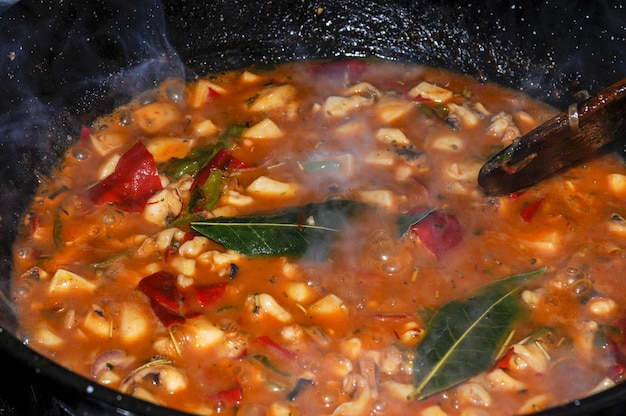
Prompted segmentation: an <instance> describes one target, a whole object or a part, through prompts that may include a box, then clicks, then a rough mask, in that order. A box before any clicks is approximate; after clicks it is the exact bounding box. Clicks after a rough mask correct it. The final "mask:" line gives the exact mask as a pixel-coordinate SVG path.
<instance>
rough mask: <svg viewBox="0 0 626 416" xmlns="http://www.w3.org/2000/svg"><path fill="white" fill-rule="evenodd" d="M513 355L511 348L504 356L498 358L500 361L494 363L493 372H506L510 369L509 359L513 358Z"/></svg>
mask: <svg viewBox="0 0 626 416" xmlns="http://www.w3.org/2000/svg"><path fill="white" fill-rule="evenodd" d="M513 354H515V351H514V350H513V347H511V348H509V350H508V351H507V352H506V354H504V356H502V358H500V360H499V361H498V362H497V363H496V365H495V366H494V367H493V369H494V370H495V369H496V368H501V369H503V370H506V369H509V368H511V357H513Z"/></svg>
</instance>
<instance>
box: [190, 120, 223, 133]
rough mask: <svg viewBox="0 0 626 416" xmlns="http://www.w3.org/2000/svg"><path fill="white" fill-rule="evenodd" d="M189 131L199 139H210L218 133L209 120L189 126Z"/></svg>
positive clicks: (199, 121) (195, 122)
mask: <svg viewBox="0 0 626 416" xmlns="http://www.w3.org/2000/svg"><path fill="white" fill-rule="evenodd" d="M191 131H192V132H193V134H194V135H196V136H199V137H210V136H214V135H216V134H217V133H218V131H219V129H218V128H217V126H216V125H215V124H214V123H213V122H212V121H211V120H209V119H201V120H198V121H194V122H193V123H192V124H191Z"/></svg>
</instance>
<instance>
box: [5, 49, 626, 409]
mask: <svg viewBox="0 0 626 416" xmlns="http://www.w3.org/2000/svg"><path fill="white" fill-rule="evenodd" d="M554 113H555V112H554V111H553V110H552V109H550V108H547V107H546V106H544V105H542V104H540V103H537V102H535V101H533V100H531V99H529V98H528V97H525V96H524V95H522V94H520V93H518V92H513V91H510V90H505V89H501V88H498V87H497V86H494V85H490V84H484V83H479V82H477V81H475V80H473V79H472V78H469V77H466V76H462V75H457V74H451V73H449V72H445V71H442V70H437V69H433V68H426V67H420V66H409V65H403V64H397V63H387V62H378V61H370V62H365V61H347V62H341V63H319V62H305V63H298V64H288V65H284V66H279V67H276V68H272V69H270V68H263V69H261V68H256V69H250V70H248V71H237V72H228V73H222V74H216V75H215V76H212V77H210V78H207V79H206V80H200V81H197V82H194V83H190V84H187V85H184V84H182V83H180V82H178V81H175V80H172V81H171V82H168V83H166V84H164V85H163V86H162V87H161V88H160V89H159V90H158V91H155V92H153V93H146V94H145V96H143V97H141V98H139V99H137V101H136V102H133V103H131V104H129V105H128V106H125V107H123V108H120V109H119V110H118V111H117V112H116V113H114V114H112V115H110V116H106V117H104V118H102V119H101V120H98V121H97V122H96V123H94V125H93V126H91V127H90V128H85V129H84V130H83V133H82V134H81V138H80V140H79V141H78V142H77V144H76V145H75V146H74V147H73V148H71V149H70V150H69V151H68V152H67V155H66V157H65V159H64V160H62V161H61V162H60V165H59V169H58V170H55V171H54V172H52V173H51V174H50V177H49V178H47V179H46V180H45V181H44V182H43V183H42V185H41V188H40V189H39V191H38V193H37V195H36V196H35V198H34V200H33V204H32V206H31V211H30V212H29V213H27V214H26V215H25V217H24V226H23V230H22V234H21V236H20V238H19V240H18V241H17V243H16V244H15V249H14V252H15V257H14V264H15V273H14V277H13V287H12V295H13V300H14V301H15V304H16V308H17V315H18V317H19V322H20V328H19V336H20V337H21V339H23V340H24V341H25V342H26V343H27V344H28V345H29V346H30V347H31V348H33V349H35V350H37V351H39V352H41V353H42V354H44V355H46V356H49V357H51V358H52V359H53V360H55V361H57V362H59V363H61V364H62V365H64V366H65V367H67V368H68V369H70V370H72V371H74V372H77V373H80V374H82V375H84V376H85V377H87V378H90V379H95V380H97V381H98V382H100V383H102V384H105V385H108V386H110V387H112V388H114V389H119V390H121V391H123V392H125V393H128V394H132V395H134V396H137V397H140V398H143V399H146V400H149V401H153V402H155V403H158V404H162V405H165V406H170V407H173V408H175V409H180V410H183V411H187V412H191V413H199V414H218V413H219V414H238V415H252V414H254V415H256V414H272V415H274V414H276V415H277V414H286V413H287V412H291V413H290V414H306V415H320V414H338V415H339V414H342V415H343V414H346V415H347V414H351V415H352V414H354V415H357V414H359V415H360V414H384V415H395V414H397V415H404V414H423V415H433V414H437V415H439V414H447V415H461V414H462V415H479V414H480V415H483V414H490V415H491V414H493V415H508V414H519V413H532V412H535V411H538V410H543V409H546V408H549V407H551V406H554V405H557V404H561V403H564V402H567V401H571V400H573V399H575V398H580V397H583V396H586V395H588V394H590V393H591V392H592V391H597V390H600V389H603V388H607V387H610V386H612V385H614V384H615V383H616V382H619V381H621V378H622V376H623V362H624V361H623V359H624V353H625V351H624V347H623V343H622V342H623V338H622V330H623V321H622V319H623V317H624V312H623V311H624V305H626V295H625V293H624V291H623V290H622V282H621V277H620V276H622V275H623V272H624V261H623V256H624V248H623V245H624V244H623V241H624V236H625V235H626V221H624V215H626V213H625V212H624V211H625V210H624V206H623V200H624V197H626V168H625V167H624V165H623V163H622V161H621V160H619V159H618V158H617V157H615V156H614V155H610V154H607V155H603V156H600V157H598V158H596V159H594V160H592V161H589V162H587V163H584V164H581V165H579V166H577V167H574V168H572V169H570V170H568V171H566V172H564V173H562V174H560V175H558V176H556V177H554V178H552V179H549V180H547V181H545V182H543V183H541V184H539V185H537V186H535V187H533V188H530V189H528V190H526V191H523V192H520V193H517V194H514V195H507V196H503V197H493V196H486V195H484V194H483V193H482V192H481V190H480V189H479V187H478V185H477V183H476V176H477V173H478V170H479V169H480V166H481V165H482V164H483V163H484V162H485V160H487V158H488V157H489V156H490V155H491V154H493V153H494V152H495V151H497V150H499V149H501V148H502V147H504V146H506V145H508V144H509V143H510V142H511V140H513V139H514V138H515V137H517V136H519V135H522V134H525V133H527V132H528V131H530V130H531V129H532V128H534V127H535V126H536V125H538V124H540V123H541V122H543V121H544V120H546V119H548V118H549V117H550V116H552V115H553V114H554ZM137 143H141V144H142V145H140V147H141V146H145V147H142V149H143V150H147V153H146V152H143V153H141V152H139V150H137V149H139V147H137ZM217 143H221V144H223V146H224V148H226V149H228V150H229V151H230V153H229V154H230V155H231V156H230V157H231V159H230V160H231V162H230V163H229V164H228V163H227V164H222V165H221V166H220V167H219V171H218V173H217V174H213V175H212V179H211V180H215V181H216V183H218V185H217V188H215V187H214V188H215V189H217V190H218V194H215V189H213V191H212V192H213V194H211V195H214V196H215V195H218V196H219V199H218V200H217V202H216V203H215V204H211V203H209V201H208V199H210V196H208V195H209V193H210V192H211V191H210V190H206V189H204V188H203V191H206V192H207V193H205V194H201V196H200V197H198V194H196V195H195V196H194V192H198V190H197V189H196V188H199V187H201V186H200V185H198V184H196V183H195V181H196V180H197V179H195V178H197V177H198V176H199V173H198V169H195V170H194V169H191V170H189V171H188V172H187V173H185V174H183V175H182V176H178V175H177V174H173V173H172V169H171V167H172V165H173V160H174V159H184V158H188V159H189V160H194V157H193V155H194V153H193V152H194V151H197V150H198V149H213V148H214V147H216V144H217ZM219 146H221V145H218V149H219ZM142 149H140V150H142ZM194 149H195V150H194ZM133 151H137V152H139V153H137V154H141V155H143V156H142V157H143V159H141V161H142V162H145V163H147V164H148V165H150V163H149V162H150V160H153V161H154V162H153V163H154V165H155V166H156V167H157V169H158V174H159V180H157V185H158V186H157V185H155V187H154V188H153V189H152V190H151V191H150V192H149V193H150V195H148V196H147V197H145V198H143V197H142V198H143V199H141V198H139V199H140V201H139V202H137V203H136V204H128V199H129V198H131V197H129V195H131V196H134V195H137V194H138V193H140V192H137V190H138V189H143V188H144V187H145V182H146V181H147V180H146V179H145V177H143V176H141V175H140V174H139V173H138V172H139V170H140V169H137V167H136V166H135V167H134V168H131V167H129V166H130V165H127V164H126V163H127V162H128V158H126V159H124V155H128V154H129V153H131V152H133ZM146 154H147V155H148V157H147V158H146ZM190 155H191V156H190ZM120 157H122V159H120ZM146 160H147V162H146ZM195 160H197V159H195ZM239 162H241V163H239ZM203 163H204V164H206V163H207V161H204V162H203ZM148 165H141V166H142V168H144V171H142V172H144V173H145V171H147V170H149V168H146V166H148ZM116 166H117V167H118V169H117V170H116ZM133 169H134V170H133ZM114 171H115V173H113V172H114ZM122 171H123V172H124V173H120V172H122ZM214 172H215V171H214ZM111 174H113V175H115V174H117V175H118V176H120V177H126V178H127V177H131V178H132V177H135V178H139V179H137V180H136V181H134V182H133V183H134V184H135V185H128V187H129V188H132V189H131V190H129V191H127V192H126V193H122V197H118V195H119V194H116V191H119V188H120V187H121V185H119V184H117V188H118V189H116V186H113V188H112V189H113V190H111V188H108V190H107V191H106V192H100V194H97V191H95V190H102V188H101V186H102V185H101V184H102V182H103V181H104V180H105V178H106V177H107V176H109V175H111ZM147 176H149V175H147ZM152 179H154V178H152ZM131 182H132V181H131ZM208 188H209V186H208V185H207V189H208ZM94 189H95V190H94ZM103 195H104V196H103ZM194 198H200V202H199V203H198V202H197V199H196V200H194ZM131 199H132V198H131ZM146 199H147V200H146ZM328 200H348V201H358V202H360V203H363V204H366V205H367V206H371V207H373V208H372V209H371V210H370V209H366V210H365V211H363V212H360V213H357V214H355V215H354V216H353V217H350V218H349V221H348V223H347V225H346V226H345V227H343V228H341V231H340V232H337V233H336V235H335V234H334V235H333V238H332V239H331V240H330V241H329V242H328V245H327V246H328V253H327V258H326V257H325V256H324V255H321V254H319V253H305V255H303V256H301V257H300V256H294V255H282V254H281V255H248V256H246V255H244V254H242V253H240V252H239V251H241V250H238V249H237V248H231V249H229V248H227V247H224V246H222V245H220V244H218V243H217V242H215V241H213V240H211V239H209V238H207V237H205V236H202V235H201V234H200V233H198V232H195V231H192V229H191V228H190V220H192V219H193V220H204V219H211V218H214V217H220V216H226V217H239V216H243V215H257V216H258V215H259V213H267V212H272V213H274V212H278V211H279V210H281V209H283V208H286V207H298V206H304V205H305V204H308V203H322V204H323V203H324V202H325V201H328ZM190 207H191V209H190ZM428 209H434V211H433V212H431V213H430V214H429V215H428V216H427V217H426V218H425V219H424V220H422V221H421V222H419V223H417V224H414V225H413V226H412V227H411V228H410V229H409V230H408V231H406V232H405V233H404V234H403V235H398V232H397V226H396V221H395V219H396V218H398V216H399V215H404V214H413V213H416V212H423V211H424V210H428ZM316 221H319V218H308V217H304V216H303V217H302V218H299V219H298V221H297V222H298V224H300V225H302V224H308V225H315V222H316ZM298 224H296V225H298ZM280 239H281V237H280V236H279V237H277V239H276V240H280ZM276 240H267V241H265V243H267V246H269V247H270V250H271V247H272V245H273V244H278V243H277V241H276ZM542 267H545V268H546V271H545V273H543V274H542V275H541V276H539V277H536V278H533V279H529V280H528V281H526V282H525V283H524V284H523V287H520V288H518V289H516V291H515V293H514V294H513V295H512V296H513V299H514V300H515V302H516V304H517V305H519V306H520V307H521V310H522V312H521V313H520V314H519V316H520V319H516V320H515V322H514V324H513V325H512V326H511V328H510V329H509V330H507V331H506V333H504V335H503V337H504V338H505V339H503V342H502V343H501V345H500V348H499V351H494V357H495V358H494V360H493V362H489V363H485V366H486V369H485V371H481V372H480V373H479V374H475V375H472V376H471V377H466V379H465V380H462V382H461V383H455V384H454V385H453V386H451V387H449V388H447V389H444V390H443V391H441V392H434V393H432V394H429V395H427V397H424V398H421V399H418V398H416V397H414V394H415V393H416V386H415V384H419V383H417V382H415V381H414V378H415V377H416V375H415V369H414V363H415V361H416V360H419V359H420V354H419V352H416V351H419V344H420V342H421V341H422V340H423V339H424V338H425V337H426V336H427V332H428V331H427V325H428V323H429V319H430V318H431V317H432V316H433V314H434V313H435V312H436V311H437V310H438V309H439V308H441V307H442V305H444V304H445V303H446V302H448V301H454V300H465V299H468V298H469V297H471V296H473V295H474V294H476V293H477V291H478V290H480V289H481V288H484V287H485V286H486V285H489V284H490V283H492V282H494V281H499V280H501V279H504V278H506V277H507V276H511V275H517V274H521V273H528V272H533V271H537V270H539V269H541V268H542ZM522 318H523V319H522ZM449 319H451V320H454V321H456V320H459V319H461V317H459V316H451V317H449ZM464 365H465V364H464V363H462V362H458V363H454V362H453V363H452V365H451V366H450V368H447V369H446V371H455V369H456V370H459V371H460V368H461V367H463V366H464ZM572 380H576V382H575V383H574V382H572ZM417 396H419V394H417ZM437 411H440V412H441V413H432V412H437Z"/></svg>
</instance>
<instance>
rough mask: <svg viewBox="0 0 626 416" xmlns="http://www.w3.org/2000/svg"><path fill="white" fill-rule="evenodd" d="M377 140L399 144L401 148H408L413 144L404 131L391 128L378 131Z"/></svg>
mask: <svg viewBox="0 0 626 416" xmlns="http://www.w3.org/2000/svg"><path fill="white" fill-rule="evenodd" d="M376 140H378V141H379V142H382V143H392V144H397V145H399V146H408V145H410V144H411V142H410V141H409V139H407V137H406V135H405V134H404V132H403V131H402V130H400V129H395V128H391V127H382V128H380V129H378V131H377V132H376Z"/></svg>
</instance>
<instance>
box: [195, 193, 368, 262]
mask: <svg viewBox="0 0 626 416" xmlns="http://www.w3.org/2000/svg"><path fill="white" fill-rule="evenodd" d="M365 209H371V207H369V206H368V205H366V204H363V203H360V202H356V201H349V200H329V201H326V202H322V203H311V204H307V205H303V206H300V207H292V208H286V209H283V210H279V211H273V212H266V213H259V214H253V215H247V216H240V217H219V218H214V219H211V220H203V221H194V222H192V223H191V228H192V229H194V230H196V231H197V232H199V233H200V234H202V235H204V236H206V237H208V238H210V239H212V240H214V241H216V242H218V243H220V244H221V245H223V246H225V247H227V248H229V249H231V250H235V251H238V252H239V253H242V254H245V255H247V256H269V255H285V256H294V257H300V256H303V255H305V253H307V252H308V253H314V254H315V255H316V256H322V257H325V256H326V254H327V252H326V250H327V248H328V245H329V243H330V241H331V240H332V239H333V238H334V237H335V235H336V234H337V233H338V232H339V231H340V230H341V229H342V228H344V227H345V226H346V224H347V223H348V221H349V220H350V219H351V218H352V217H354V216H355V215H356V214H357V213H358V212H362V211H363V210H365Z"/></svg>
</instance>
